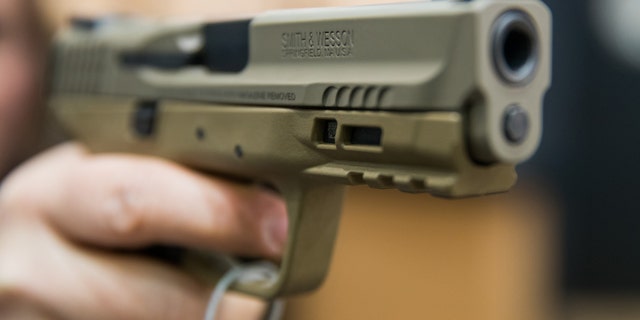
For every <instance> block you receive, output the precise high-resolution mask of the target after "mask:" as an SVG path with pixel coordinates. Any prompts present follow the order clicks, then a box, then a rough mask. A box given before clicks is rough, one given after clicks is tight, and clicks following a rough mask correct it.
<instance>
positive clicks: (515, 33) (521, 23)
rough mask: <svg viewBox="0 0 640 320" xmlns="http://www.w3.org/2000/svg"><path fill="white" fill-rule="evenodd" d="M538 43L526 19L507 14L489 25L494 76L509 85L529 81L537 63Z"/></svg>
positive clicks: (527, 16) (509, 12) (534, 32)
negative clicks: (491, 31) (495, 74)
mask: <svg viewBox="0 0 640 320" xmlns="http://www.w3.org/2000/svg"><path fill="white" fill-rule="evenodd" d="M538 46H539V40H538V34H537V32H536V29H535V27H534V25H533V22H532V20H531V18H530V17H529V15H527V14H526V13H524V12H522V11H518V10H510V11H507V12H505V13H503V14H502V15H500V16H499V17H498V19H496V21H495V22H494V25H493V45H492V49H491V50H492V56H493V63H494V68H495V70H496V73H497V74H498V75H499V76H500V78H501V79H502V80H503V81H505V82H507V83H509V84H511V85H518V86H520V85H525V84H527V83H529V81H531V79H533V77H534V75H535V72H536V68H537V66H538V61H539V53H538V51H539V48H538Z"/></svg>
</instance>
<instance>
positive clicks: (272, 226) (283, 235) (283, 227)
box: [265, 212, 288, 255]
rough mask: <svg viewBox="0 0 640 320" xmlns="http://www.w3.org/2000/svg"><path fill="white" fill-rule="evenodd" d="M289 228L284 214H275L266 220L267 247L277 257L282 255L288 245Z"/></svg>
mask: <svg viewBox="0 0 640 320" xmlns="http://www.w3.org/2000/svg"><path fill="white" fill-rule="evenodd" d="M287 226H288V221H287V215H286V214H283V213H282V212H274V213H272V214H269V215H268V216H267V218H266V221H265V227H266V241H267V245H268V246H269V248H270V249H271V251H272V252H273V253H275V254H277V255H280V254H282V252H283V251H284V247H285V244H286V243H287Z"/></svg>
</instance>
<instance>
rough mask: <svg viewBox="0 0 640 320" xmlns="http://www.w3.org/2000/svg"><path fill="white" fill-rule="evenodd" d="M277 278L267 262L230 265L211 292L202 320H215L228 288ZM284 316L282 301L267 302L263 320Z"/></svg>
mask: <svg viewBox="0 0 640 320" xmlns="http://www.w3.org/2000/svg"><path fill="white" fill-rule="evenodd" d="M276 276H277V268H275V266H274V265H273V264H271V263H268V262H259V263H254V264H248V265H242V264H240V263H231V267H230V268H229V270H227V272H226V273H225V274H224V275H223V276H222V278H220V280H219V281H218V283H217V284H216V286H215V287H214V288H213V291H212V292H211V297H210V298H209V302H208V304H207V311H206V312H205V315H204V320H215V319H216V315H217V314H218V313H219V309H220V302H221V301H222V298H223V297H224V295H225V293H227V291H229V288H230V287H231V286H232V285H233V284H234V283H236V282H240V283H249V282H253V283H256V282H263V283H264V282H269V281H270V280H272V279H275V277H276ZM283 314H284V301H283V300H281V299H276V300H272V301H270V302H269V307H268V309H267V312H266V314H265V316H264V318H263V319H264V320H280V319H281V318H282V316H283Z"/></svg>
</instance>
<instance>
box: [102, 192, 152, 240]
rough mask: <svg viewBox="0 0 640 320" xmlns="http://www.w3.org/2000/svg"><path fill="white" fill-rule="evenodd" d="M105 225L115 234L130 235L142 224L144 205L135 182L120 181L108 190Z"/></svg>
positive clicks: (137, 230) (141, 226) (138, 230)
mask: <svg viewBox="0 0 640 320" xmlns="http://www.w3.org/2000/svg"><path fill="white" fill-rule="evenodd" d="M104 210H105V214H104V216H105V217H106V219H107V221H106V225H107V226H108V228H109V229H110V230H109V231H110V232H111V233H113V234H114V235H116V236H123V237H128V238H130V237H132V236H136V235H137V234H139V232H140V230H141V229H142V228H143V226H144V217H145V213H146V212H145V206H144V205H143V204H142V201H141V199H140V191H139V188H138V187H137V186H136V184H135V183H131V182H130V181H126V182H125V181H121V182H119V183H117V184H116V186H115V187H114V188H113V189H111V190H110V191H109V192H108V195H107V201H105V208H104Z"/></svg>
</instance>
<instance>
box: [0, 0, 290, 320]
mask: <svg viewBox="0 0 640 320" xmlns="http://www.w3.org/2000/svg"><path fill="white" fill-rule="evenodd" d="M25 3H28V2H26V1H24V0H0V26H2V28H1V31H2V36H1V37H0V69H2V70H3V72H2V73H0V176H2V175H4V173H6V172H7V171H8V170H9V168H11V167H12V164H13V163H15V161H17V160H18V159H20V158H21V156H22V155H23V154H24V153H25V152H26V150H23V148H21V147H20V146H23V145H28V144H29V143H28V142H29V141H30V140H29V139H32V137H31V136H30V135H29V134H27V133H31V132H32V130H33V125H32V124H33V123H34V121H35V120H34V119H36V118H37V113H38V109H37V108H36V107H35V106H34V96H38V91H39V90H38V88H39V86H40V84H39V81H40V79H41V69H42V68H41V66H39V65H38V63H37V61H38V59H37V54H36V52H41V51H39V50H33V48H34V46H35V45H36V41H32V40H33V37H32V34H31V33H30V32H29V31H28V30H29V28H30V26H31V24H30V23H29V19H28V10H27V7H26V5H25ZM29 39H31V40H29ZM1 183H2V184H1V185H0V319H200V318H202V317H203V315H204V311H205V308H206V304H207V300H208V298H209V295H210V293H211V290H212V288H211V287H209V286H207V285H204V284H203V283H201V282H198V281H196V280H195V279H193V278H192V277H190V276H189V275H187V274H186V273H184V272H183V271H181V270H179V269H176V268H175V267H172V266H170V265H168V264H166V263H162V262H159V261H158V260H154V259H151V258H148V257H146V256H141V255H136V254H132V253H131V252H130V251H131V250H132V249H139V248H143V247H146V246H148V245H151V244H167V245H174V246H182V247H194V248H199V249H205V250H211V251H216V252H221V253H226V254H231V255H249V256H262V257H266V258H270V259H273V260H277V259H278V258H279V257H280V256H281V254H282V251H283V247H284V243H285V239H286V231H287V217H286V210H285V206H284V203H283V202H282V200H281V199H280V198H279V197H277V196H275V195H274V194H272V193H270V192H268V191H264V190H262V189H259V188H257V187H251V186H245V185H238V184H234V183H231V182H228V181H224V180H222V179H216V178H213V177H210V176H205V175H202V174H200V173H197V172H194V171H191V170H189V169H186V168H184V167H180V166H178V165H176V164H173V163H170V162H167V161H163V160H160V159H153V158H148V157H141V156H132V155H123V154H103V155H93V154H89V153H88V152H87V150H85V149H84V148H83V147H82V146H81V145H78V144H75V143H67V144H64V145H61V146H57V147H54V148H52V149H50V150H48V151H45V152H44V153H42V154H40V155H38V156H35V157H34V158H32V159H31V160H29V161H27V162H25V163H23V164H22V165H20V166H19V167H18V168H17V169H15V170H13V171H11V173H10V174H8V176H6V178H4V179H3V180H2V182H1ZM123 250H129V252H127V253H123ZM264 309H265V304H264V303H263V302H261V301H258V300H254V299H252V298H248V297H245V296H240V295H237V294H228V295H227V296H226V297H225V299H224V300H223V304H222V306H221V310H220V313H219V314H218V318H219V319H259V318H260V317H261V316H262V314H263V313H264Z"/></svg>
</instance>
